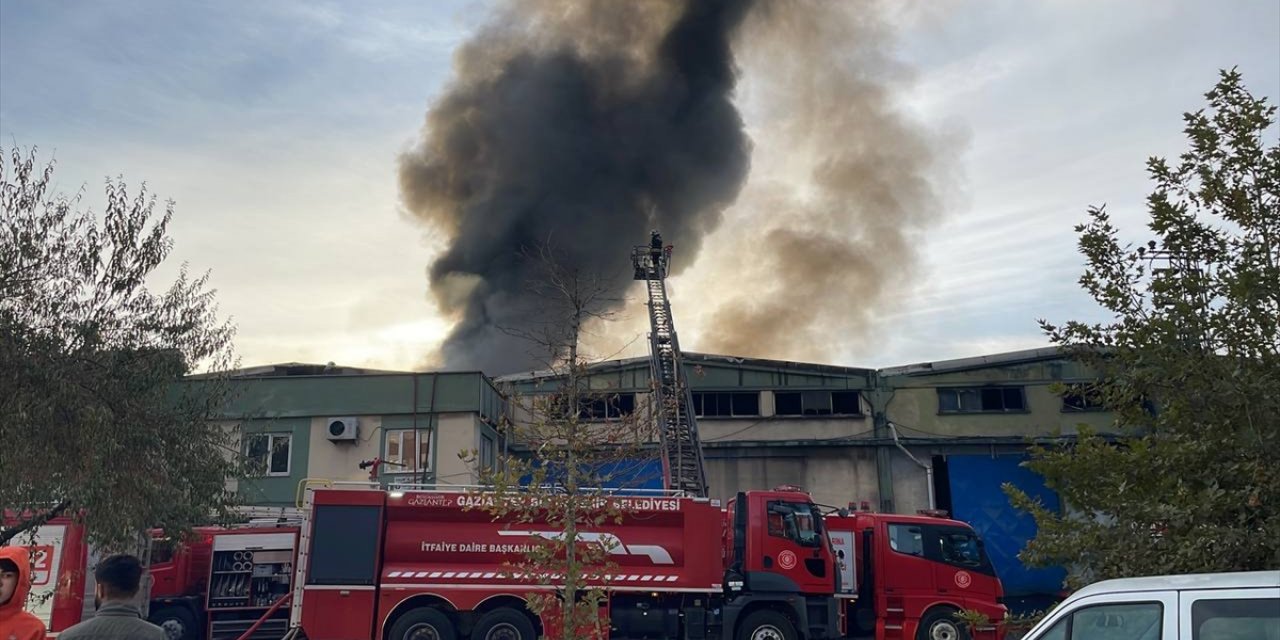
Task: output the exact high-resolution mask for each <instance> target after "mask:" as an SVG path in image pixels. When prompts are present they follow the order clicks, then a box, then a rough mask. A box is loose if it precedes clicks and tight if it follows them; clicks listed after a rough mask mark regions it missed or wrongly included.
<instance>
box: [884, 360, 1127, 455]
mask: <svg viewBox="0 0 1280 640" xmlns="http://www.w3.org/2000/svg"><path fill="white" fill-rule="evenodd" d="M1088 379H1089V374H1088V372H1086V371H1083V370H1082V369H1080V367H1079V365H1076V364H1075V363H1071V362H1064V361H1046V362H1033V363H1025V364H1017V365H1007V366H992V367H988V368H982V369H973V370H969V371H958V372H950V373H940V374H933V375H911V376H901V377H890V378H887V380H886V381H887V382H888V384H889V386H890V388H892V389H893V395H892V398H891V399H890V400H889V403H888V406H887V409H886V414H887V416H888V419H889V420H890V421H891V422H894V423H895V424H898V425H900V426H901V427H903V432H902V435H903V436H916V437H928V436H942V437H957V436H961V437H988V438H990V437H998V438H1008V437H1027V436H1053V435H1057V434H1059V433H1062V434H1074V433H1075V432H1076V429H1077V427H1078V425H1080V424H1087V425H1089V426H1090V427H1092V428H1094V429H1096V430H1100V431H1104V432H1106V431H1110V430H1112V426H1113V425H1112V423H1113V418H1112V416H1111V414H1109V413H1106V412H1078V411H1076V412H1064V411H1063V410H1062V398H1061V397H1060V396H1058V395H1057V394H1055V393H1053V391H1052V390H1051V388H1050V385H1052V384H1053V383H1055V382H1067V383H1069V382H1073V381H1083V380H1088ZM984 386H1021V387H1023V391H1024V398H1025V400H1026V410H1025V411H1021V412H1009V413H989V412H984V413H940V412H939V411H938V389H939V388H947V387H984Z"/></svg>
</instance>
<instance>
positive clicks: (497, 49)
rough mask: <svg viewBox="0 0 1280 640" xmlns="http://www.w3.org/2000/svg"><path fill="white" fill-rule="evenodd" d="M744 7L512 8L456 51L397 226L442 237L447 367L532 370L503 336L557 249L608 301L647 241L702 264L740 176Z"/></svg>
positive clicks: (523, 313)
mask: <svg viewBox="0 0 1280 640" xmlns="http://www.w3.org/2000/svg"><path fill="white" fill-rule="evenodd" d="M751 4H752V3H751V2H749V1H748V0H689V1H688V2H674V1H673V2H618V1H616V0H596V1H593V2H567V1H566V2H556V1H541V2H512V3H511V4H510V5H508V6H507V7H506V8H505V9H503V10H501V11H500V12H499V13H498V14H496V17H495V19H494V20H493V21H492V22H491V23H490V24H489V25H488V26H486V27H485V28H483V29H482V30H481V31H480V32H479V33H478V34H477V35H476V37H475V38H473V39H472V40H471V41H470V42H469V43H467V44H466V45H464V46H463V47H462V48H461V49H460V50H459V52H458V53H457V55H456V59H455V78H454V80H453V81H452V83H451V84H450V85H449V86H448V87H447V89H446V91H445V93H444V94H443V95H442V97H440V98H439V99H438V100H437V101H436V102H435V103H434V104H433V105H432V106H431V108H430V110H429V112H428V114H427V120H426V124H425V126H424V128H423V131H422V138H421V140H420V142H419V143H418V145H417V146H416V147H415V148H414V149H412V150H411V151H409V152H407V153H406V154H404V155H403V156H402V157H401V159H400V174H399V179H400V188H401V194H402V198H403V202H404V205H405V208H406V210H407V212H408V214H409V215H410V216H412V217H413V218H415V219H417V220H420V221H422V222H424V223H426V224H427V225H429V226H430V227H431V228H432V229H435V230H437V231H439V232H442V233H444V234H445V235H446V236H447V237H448V239H449V244H448V248H447V250H446V251H445V252H444V253H443V254H441V255H440V256H439V257H438V258H437V259H436V260H435V262H433V263H432V264H431V266H430V268H429V274H428V275H429V280H430V287H431V293H432V295H433V296H434V298H435V299H436V301H437V303H438V304H439V305H440V307H441V308H442V310H444V311H445V312H447V313H449V314H451V315H452V316H454V317H457V318H458V324H457V325H456V327H455V328H454V329H453V331H452V333H451V334H450V335H449V337H448V338H447V340H446V342H445V344H444V345H443V347H442V352H443V356H444V360H445V364H446V366H447V367H449V368H455V369H456V368H478V369H481V370H483V371H485V372H486V373H490V374H500V373H506V372H511V371H517V370H523V369H530V368H534V367H535V366H537V364H538V360H537V359H536V358H535V357H534V356H533V355H531V353H530V348H529V345H528V344H527V343H525V342H523V341H522V340H520V339H518V338H515V337H512V336H511V335H509V333H507V332H506V331H504V330H503V328H504V327H520V326H521V324H522V322H525V321H526V320H527V318H528V314H529V312H530V309H531V308H534V307H536V306H537V305H538V303H539V300H537V299H535V298H536V296H535V295H533V294H532V293H531V287H530V284H531V283H530V280H529V279H530V278H531V277H532V276H531V274H530V269H529V268H528V266H529V265H527V264H525V263H524V262H523V261H522V259H521V257H520V251H521V250H522V249H531V248H534V247H537V246H538V245H540V244H541V243H545V242H547V241H551V242H552V243H553V244H554V246H555V249H556V251H557V252H558V253H559V256H558V258H559V260H560V261H561V262H562V263H565V264H570V265H572V266H573V267H574V268H577V269H579V270H580V271H582V272H584V273H597V274H604V275H606V276H608V277H609V287H610V289H611V290H612V291H614V292H616V293H617V295H616V296H614V297H616V298H618V299H621V298H622V293H623V291H624V290H625V289H626V288H627V287H628V286H629V285H630V283H631V279H630V272H629V269H628V267H629V264H628V261H627V255H628V253H629V250H630V247H631V245H633V244H640V243H643V242H645V241H646V239H647V238H648V231H649V230H650V229H654V228H657V229H660V230H661V231H662V233H663V235H664V238H665V239H667V240H668V241H669V242H674V243H677V244H679V246H680V248H681V253H682V255H684V256H686V257H687V258H690V259H691V257H692V256H694V255H696V254H697V251H698V249H699V246H700V244H701V241H702V238H703V237H704V236H705V235H706V234H707V233H709V232H710V231H712V230H713V229H715V228H716V227H717V226H718V225H719V223H720V220H721V215H722V212H723V211H724V209H725V208H726V207H727V206H728V205H730V204H731V203H732V202H733V201H734V200H735V198H736V197H737V195H738V192H739V190H740V189H741V187H742V184H743V181H744V179H745V178H746V176H747V173H748V169H749V163H750V154H751V143H750V140H749V139H748V137H747V135H746V134H745V133H744V131H743V121H742V117H741V116H740V114H739V112H738V110H737V108H736V107H735V105H734V103H733V102H732V100H731V97H732V93H733V90H734V86H735V82H736V80H737V73H736V69H735V65H734V59H733V55H732V53H731V48H730V41H731V38H732V37H733V34H734V32H735V30H736V29H737V28H738V27H739V25H740V24H741V23H742V22H743V20H744V17H745V16H746V15H747V12H748V9H749V8H750V5H751ZM837 172H838V169H837ZM690 261H691V260H690ZM688 263H689V262H688V261H686V262H685V263H684V264H688ZM610 274H616V275H610Z"/></svg>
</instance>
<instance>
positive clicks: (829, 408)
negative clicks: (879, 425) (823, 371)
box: [773, 389, 866, 419]
mask: <svg viewBox="0 0 1280 640" xmlns="http://www.w3.org/2000/svg"><path fill="white" fill-rule="evenodd" d="M837 393H852V394H854V396H855V397H856V401H857V407H858V409H857V411H858V412H857V413H837V412H836V397H835V394H837ZM792 394H794V395H796V396H799V403H800V413H780V412H779V411H778V404H779V403H778V396H782V395H792ZM813 394H826V396H827V403H826V411H825V412H824V411H823V410H822V409H821V408H820V407H815V406H813V405H811V404H806V403H805V399H806V396H808V398H809V399H813V398H814V395H813ZM773 415H774V416H777V417H783V418H809V419H814V418H849V417H853V418H860V417H865V416H866V413H864V412H863V411H862V392H861V391H858V390H857V389H787V390H785V391H783V390H775V391H774V392H773Z"/></svg>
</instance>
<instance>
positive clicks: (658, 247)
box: [631, 231, 707, 498]
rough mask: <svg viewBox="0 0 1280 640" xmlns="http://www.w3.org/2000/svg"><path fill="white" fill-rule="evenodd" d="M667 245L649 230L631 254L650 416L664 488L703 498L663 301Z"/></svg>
mask: <svg viewBox="0 0 1280 640" xmlns="http://www.w3.org/2000/svg"><path fill="white" fill-rule="evenodd" d="M670 262H671V247H670V246H664V245H663V244H662V235H661V234H659V233H658V232H657V231H653V232H652V233H651V234H650V237H649V244H648V245H638V246H636V247H635V249H634V250H633V251H632V252H631V263H632V266H634V267H635V279H636V280H643V281H644V282H645V285H646V289H647V290H648V292H649V373H650V378H651V380H652V385H653V392H654V407H655V412H654V413H655V418H656V420H657V423H658V437H659V446H660V447H661V449H662V471H663V475H664V476H665V480H666V488H667V489H668V490H671V491H676V492H679V493H681V494H683V495H687V496H692V497H698V498H705V497H706V496H707V471H706V465H705V461H704V460H703V457H702V442H701V441H700V440H699V439H698V422H697V420H696V419H695V418H694V413H693V410H692V409H693V393H692V392H691V391H690V390H689V385H688V384H686V383H685V379H684V365H683V363H682V362H681V357H680V341H679V339H677V337H676V329H675V326H674V325H673V324H672V321H671V302H670V301H669V300H668V299H667V273H668V266H669V264H670Z"/></svg>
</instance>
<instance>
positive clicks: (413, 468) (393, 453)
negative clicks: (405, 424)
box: [382, 429, 431, 473]
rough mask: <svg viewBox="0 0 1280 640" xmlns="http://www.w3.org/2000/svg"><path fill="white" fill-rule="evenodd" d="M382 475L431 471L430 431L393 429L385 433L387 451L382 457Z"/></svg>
mask: <svg viewBox="0 0 1280 640" xmlns="http://www.w3.org/2000/svg"><path fill="white" fill-rule="evenodd" d="M382 459H383V460H385V461H386V466H385V467H383V468H382V470H383V473H422V472H423V471H431V430H430V429H393V430H390V431H387V451H386V455H384V456H382Z"/></svg>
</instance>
